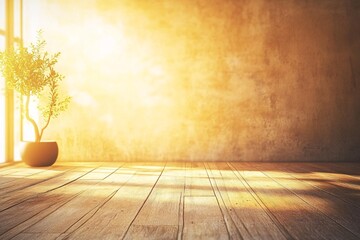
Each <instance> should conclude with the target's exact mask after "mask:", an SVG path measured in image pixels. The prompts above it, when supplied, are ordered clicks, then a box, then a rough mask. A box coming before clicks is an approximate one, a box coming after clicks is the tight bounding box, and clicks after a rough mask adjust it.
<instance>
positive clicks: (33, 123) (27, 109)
mask: <svg viewBox="0 0 360 240" xmlns="http://www.w3.org/2000/svg"><path fill="white" fill-rule="evenodd" d="M29 105H30V93H29V94H27V95H26V107H25V117H26V120H28V121H29V122H30V123H31V124H32V125H33V127H34V132H35V141H36V142H40V140H41V136H40V134H39V127H38V126H37V124H36V122H35V120H34V119H32V118H31V117H30V113H29Z"/></svg>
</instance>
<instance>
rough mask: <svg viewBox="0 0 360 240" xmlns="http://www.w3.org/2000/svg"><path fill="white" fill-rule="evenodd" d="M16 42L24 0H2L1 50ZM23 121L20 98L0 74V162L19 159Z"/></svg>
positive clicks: (0, 13)
mask: <svg viewBox="0 0 360 240" xmlns="http://www.w3.org/2000/svg"><path fill="white" fill-rule="evenodd" d="M14 43H15V44H22V0H0V50H1V51H3V50H4V49H6V47H8V46H9V45H12V44H14ZM21 122H22V119H21V112H20V100H19V98H18V96H16V95H15V96H14V93H13V91H12V90H9V89H6V86H5V81H4V79H3V78H2V77H1V76H0V163H3V162H5V161H12V160H13V159H15V160H18V159H19V155H18V154H16V155H14V146H15V148H18V145H19V144H18V143H19V142H20V139H21V137H22V136H21V130H22V125H21Z"/></svg>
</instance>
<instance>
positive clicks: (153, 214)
mask: <svg viewBox="0 0 360 240" xmlns="http://www.w3.org/2000/svg"><path fill="white" fill-rule="evenodd" d="M184 170H185V168H184V166H183V164H182V163H180V164H176V163H168V164H167V165H166V167H165V169H164V171H163V173H162V175H161V176H160V178H159V180H158V182H157V183H156V185H155V187H154V189H153V191H152V192H151V194H150V196H149V198H148V199H147V201H146V202H145V204H144V206H143V208H142V209H141V211H140V212H139V214H138V215H137V217H136V219H135V221H134V222H133V224H132V226H131V227H130V229H129V231H128V233H127V235H126V237H125V239H141V238H145V239H176V238H177V236H178V230H179V225H180V223H179V212H180V203H181V197H182V195H183V192H184V182H185V176H184Z"/></svg>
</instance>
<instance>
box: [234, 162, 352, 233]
mask: <svg viewBox="0 0 360 240" xmlns="http://www.w3.org/2000/svg"><path fill="white" fill-rule="evenodd" d="M232 164H233V165H234V166H235V168H236V169H237V170H238V173H240V175H241V176H242V177H243V178H244V180H245V181H246V182H247V183H248V184H249V185H250V186H251V188H252V189H253V190H254V192H255V193H256V194H257V195H258V196H259V198H260V199H261V201H262V202H263V203H264V204H265V205H266V207H267V208H268V209H269V210H270V211H271V213H272V214H273V215H274V216H275V217H276V219H278V221H279V222H280V223H281V224H282V225H283V226H284V227H285V228H286V229H287V230H288V232H290V234H291V236H292V237H294V238H295V239H303V238H304V236H306V237H307V239H358V238H357V237H356V236H355V235H354V234H352V233H351V232H350V231H348V230H347V229H346V228H344V227H342V226H341V225H339V224H338V223H336V222H335V221H333V220H332V219H330V218H328V217H327V216H326V215H324V214H322V213H321V212H320V211H318V210H317V209H315V208H314V207H313V206H311V205H309V204H308V203H306V202H304V201H303V200H302V199H301V198H299V197H298V196H297V195H295V194H294V193H292V192H291V191H289V190H288V189H286V188H284V187H283V186H281V185H280V184H278V183H277V182H275V181H273V180H272V179H270V178H269V177H267V176H266V175H264V174H263V173H262V172H260V171H254V167H253V166H252V165H251V164H248V163H232ZM249 169H251V170H249Z"/></svg>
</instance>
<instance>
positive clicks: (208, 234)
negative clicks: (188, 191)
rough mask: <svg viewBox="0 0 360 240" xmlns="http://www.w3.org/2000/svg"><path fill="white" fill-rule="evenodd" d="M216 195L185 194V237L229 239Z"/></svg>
mask: <svg viewBox="0 0 360 240" xmlns="http://www.w3.org/2000/svg"><path fill="white" fill-rule="evenodd" d="M229 237H230V236H229V234H228V231H227V229H226V225H225V221H224V219H223V216H222V214H221V211H220V207H219V205H218V202H217V201H216V197H215V196H185V208H184V230H183V238H184V239H229Z"/></svg>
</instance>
